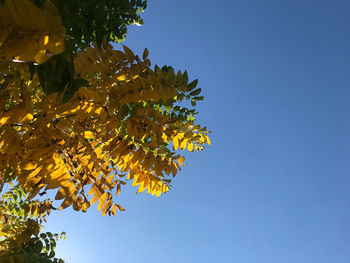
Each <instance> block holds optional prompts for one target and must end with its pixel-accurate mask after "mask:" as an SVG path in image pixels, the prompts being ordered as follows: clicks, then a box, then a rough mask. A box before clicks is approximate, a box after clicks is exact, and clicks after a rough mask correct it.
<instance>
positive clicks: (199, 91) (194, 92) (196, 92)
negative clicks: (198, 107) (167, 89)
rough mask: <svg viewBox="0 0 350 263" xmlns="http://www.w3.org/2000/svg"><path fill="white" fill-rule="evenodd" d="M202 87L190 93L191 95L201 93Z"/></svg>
mask: <svg viewBox="0 0 350 263" xmlns="http://www.w3.org/2000/svg"><path fill="white" fill-rule="evenodd" d="M201 91H202V89H196V90H194V91H192V92H191V93H190V96H196V95H199V94H200V93H201Z"/></svg>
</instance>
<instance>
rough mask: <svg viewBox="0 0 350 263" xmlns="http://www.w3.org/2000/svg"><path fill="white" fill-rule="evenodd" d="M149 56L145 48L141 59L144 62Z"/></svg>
mask: <svg viewBox="0 0 350 263" xmlns="http://www.w3.org/2000/svg"><path fill="white" fill-rule="evenodd" d="M148 55H149V52H148V49H147V48H145V50H144V51H143V54H142V59H143V60H145V59H146V58H147V57H148Z"/></svg>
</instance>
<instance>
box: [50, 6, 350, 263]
mask: <svg viewBox="0 0 350 263" xmlns="http://www.w3.org/2000/svg"><path fill="white" fill-rule="evenodd" d="M148 6H149V7H148V8H147V10H146V12H145V13H144V14H143V18H144V21H145V24H144V26H142V27H136V26H134V27H130V28H129V34H128V36H127V41H126V42H125V44H126V45H127V46H128V47H130V48H131V49H132V50H134V51H135V52H136V53H138V54H142V51H143V49H144V48H145V47H147V48H148V50H149V52H150V58H151V61H152V63H153V65H154V64H158V65H164V64H167V65H172V66H173V67H175V68H176V69H182V70H185V69H187V70H188V72H189V76H190V78H192V79H195V78H198V79H199V86H200V87H201V88H202V90H203V94H204V96H205V100H204V102H202V103H201V104H200V105H199V107H198V110H199V112H200V116H199V122H200V123H201V124H203V125H205V126H207V127H208V128H209V129H210V130H211V131H212V134H211V140H212V146H211V147H209V148H207V149H206V150H205V151H204V152H200V153H195V154H190V155H187V163H188V166H187V167H185V168H184V169H183V171H182V172H181V173H180V174H178V175H177V177H176V178H175V180H174V182H173V189H172V190H171V191H170V192H169V193H167V194H166V195H163V196H161V197H160V198H155V197H150V196H147V195H146V194H138V195H137V194H136V190H137V189H134V188H131V187H130V188H129V189H124V191H123V192H122V194H121V197H120V203H121V204H122V205H123V206H124V207H125V208H126V209H127V210H126V211H125V212H123V213H119V214H118V215H117V216H116V217H112V218H108V217H105V218H102V217H101V215H100V213H98V212H97V211H96V210H95V208H93V209H90V211H89V212H88V213H87V214H81V213H76V212H74V211H73V210H72V209H71V208H70V209H67V211H63V212H60V213H53V214H52V216H50V218H49V222H48V224H47V228H46V230H47V231H52V232H61V231H66V232H67V240H66V241H61V242H59V245H58V249H57V255H58V256H61V257H62V258H65V259H66V260H67V261H68V262H71V263H83V262H84V263H89V262H122V263H131V262H132V263H134V262H145V263H148V262H153V263H160V262H162V263H163V262H166V263H175V262H176V263H179V262H184V263H187V262H188V263H196V262H200V263H206V262H208V263H212V262H225V263H226V262H229V263H231V262H232V263H233V262H234V263H251V262H252V263H256V262H259V263H275V262H276V263H281V262H283V263H329V262H336V263H347V262H350V227H349V222H350V211H349V210H350V209H349V208H350V194H349V193H350V174H349V171H350V136H349V134H350V118H349V112H350V105H349V99H350V89H349V86H350V31H349V26H350V16H349V14H350V2H349V1H347V0H329V1H322V0H318V1H301V0H294V1H289V0H285V1H278V0H274V1H273V0H265V1H257V0H255V1H253V0H240V1H220V0H217V1H210V2H209V1H184V0H178V1H164V0H163V1H161V0H152V1H149V3H148Z"/></svg>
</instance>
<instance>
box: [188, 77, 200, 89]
mask: <svg viewBox="0 0 350 263" xmlns="http://www.w3.org/2000/svg"><path fill="white" fill-rule="evenodd" d="M197 84H198V79H195V80H194V81H192V82H191V83H190V84H188V85H187V91H191V90H193V89H195V88H196V87H197Z"/></svg>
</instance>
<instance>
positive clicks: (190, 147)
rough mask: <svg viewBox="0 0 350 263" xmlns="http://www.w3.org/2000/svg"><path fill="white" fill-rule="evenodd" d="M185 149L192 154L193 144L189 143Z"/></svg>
mask: <svg viewBox="0 0 350 263" xmlns="http://www.w3.org/2000/svg"><path fill="white" fill-rule="evenodd" d="M187 149H188V150H189V151H190V152H193V143H189V144H188V146H187Z"/></svg>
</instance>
